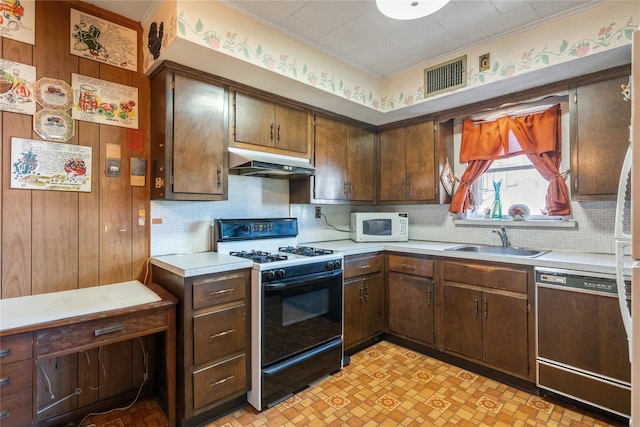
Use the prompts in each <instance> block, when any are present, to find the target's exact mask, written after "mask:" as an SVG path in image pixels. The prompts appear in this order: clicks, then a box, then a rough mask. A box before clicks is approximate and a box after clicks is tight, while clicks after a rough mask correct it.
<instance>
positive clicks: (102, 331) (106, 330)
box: [93, 323, 125, 337]
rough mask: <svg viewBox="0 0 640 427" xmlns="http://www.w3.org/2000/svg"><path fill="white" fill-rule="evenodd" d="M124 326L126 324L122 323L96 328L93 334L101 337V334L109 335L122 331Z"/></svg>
mask: <svg viewBox="0 0 640 427" xmlns="http://www.w3.org/2000/svg"><path fill="white" fill-rule="evenodd" d="M124 327H125V325H124V324H122V323H121V324H119V325H113V326H107V327H106V328H100V329H96V330H95V331H93V336H95V337H99V336H100V335H107V334H112V333H114V332H120V331H122V330H123V329H124Z"/></svg>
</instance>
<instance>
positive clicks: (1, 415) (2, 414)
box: [0, 411, 9, 420]
mask: <svg viewBox="0 0 640 427" xmlns="http://www.w3.org/2000/svg"><path fill="white" fill-rule="evenodd" d="M5 418H9V411H0V420H4V419H5Z"/></svg>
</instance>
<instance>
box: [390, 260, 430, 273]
mask: <svg viewBox="0 0 640 427" xmlns="http://www.w3.org/2000/svg"><path fill="white" fill-rule="evenodd" d="M387 260H388V262H389V265H388V269H389V271H397V272H398V273H405V274H413V275H416V276H422V277H433V260H431V259H424V258H414V257H409V256H402V255H389V257H388V258H387Z"/></svg>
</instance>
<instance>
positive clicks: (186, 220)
mask: <svg viewBox="0 0 640 427" xmlns="http://www.w3.org/2000/svg"><path fill="white" fill-rule="evenodd" d="M321 210H322V214H323V216H322V217H321V218H319V219H316V218H315V205H298V204H292V205H290V204H289V182H288V181H287V180H284V179H265V178H257V177H243V176H234V175H232V176H229V199H228V200H225V201H220V202H177V201H152V202H151V218H152V219H154V220H156V221H157V220H161V221H162V223H161V224H152V225H151V255H152V256H158V255H166V254H179V253H190V252H205V251H210V250H211V232H210V225H211V224H212V222H213V220H214V219H216V218H270V217H288V216H291V217H296V218H298V226H299V235H298V241H299V242H300V243H305V242H319V241H327V240H340V239H348V238H349V233H348V229H349V213H350V212H351V211H370V210H380V211H404V212H408V213H409V238H410V239H414V240H430V241H441V242H452V243H476V244H499V243H500V242H499V240H498V238H497V236H495V235H493V233H492V232H491V229H492V228H494V227H491V226H473V225H471V226H469V225H456V224H455V222H454V220H455V216H453V215H451V214H449V212H448V205H403V206H377V207H372V206H344V205H322V206H321ZM572 210H573V220H574V221H575V222H576V224H577V226H576V227H575V228H543V227H527V228H520V227H509V222H505V225H506V226H507V231H508V234H509V239H510V240H511V243H512V244H513V245H514V246H524V247H535V248H539V249H554V250H581V251H588V252H597V253H613V252H614V241H613V231H614V215H615V202H581V203H578V202H573V203H572ZM497 225H498V224H496V226H497ZM512 225H513V223H512Z"/></svg>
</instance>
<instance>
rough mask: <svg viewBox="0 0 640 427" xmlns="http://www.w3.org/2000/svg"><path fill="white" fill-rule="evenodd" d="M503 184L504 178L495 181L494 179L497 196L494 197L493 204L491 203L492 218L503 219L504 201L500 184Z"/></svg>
mask: <svg viewBox="0 0 640 427" xmlns="http://www.w3.org/2000/svg"><path fill="white" fill-rule="evenodd" d="M501 185H502V180H500V181H498V182H495V181H493V189H494V190H495V198H494V199H493V205H491V219H495V220H501V219H502V202H501V201H500V186H501Z"/></svg>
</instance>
